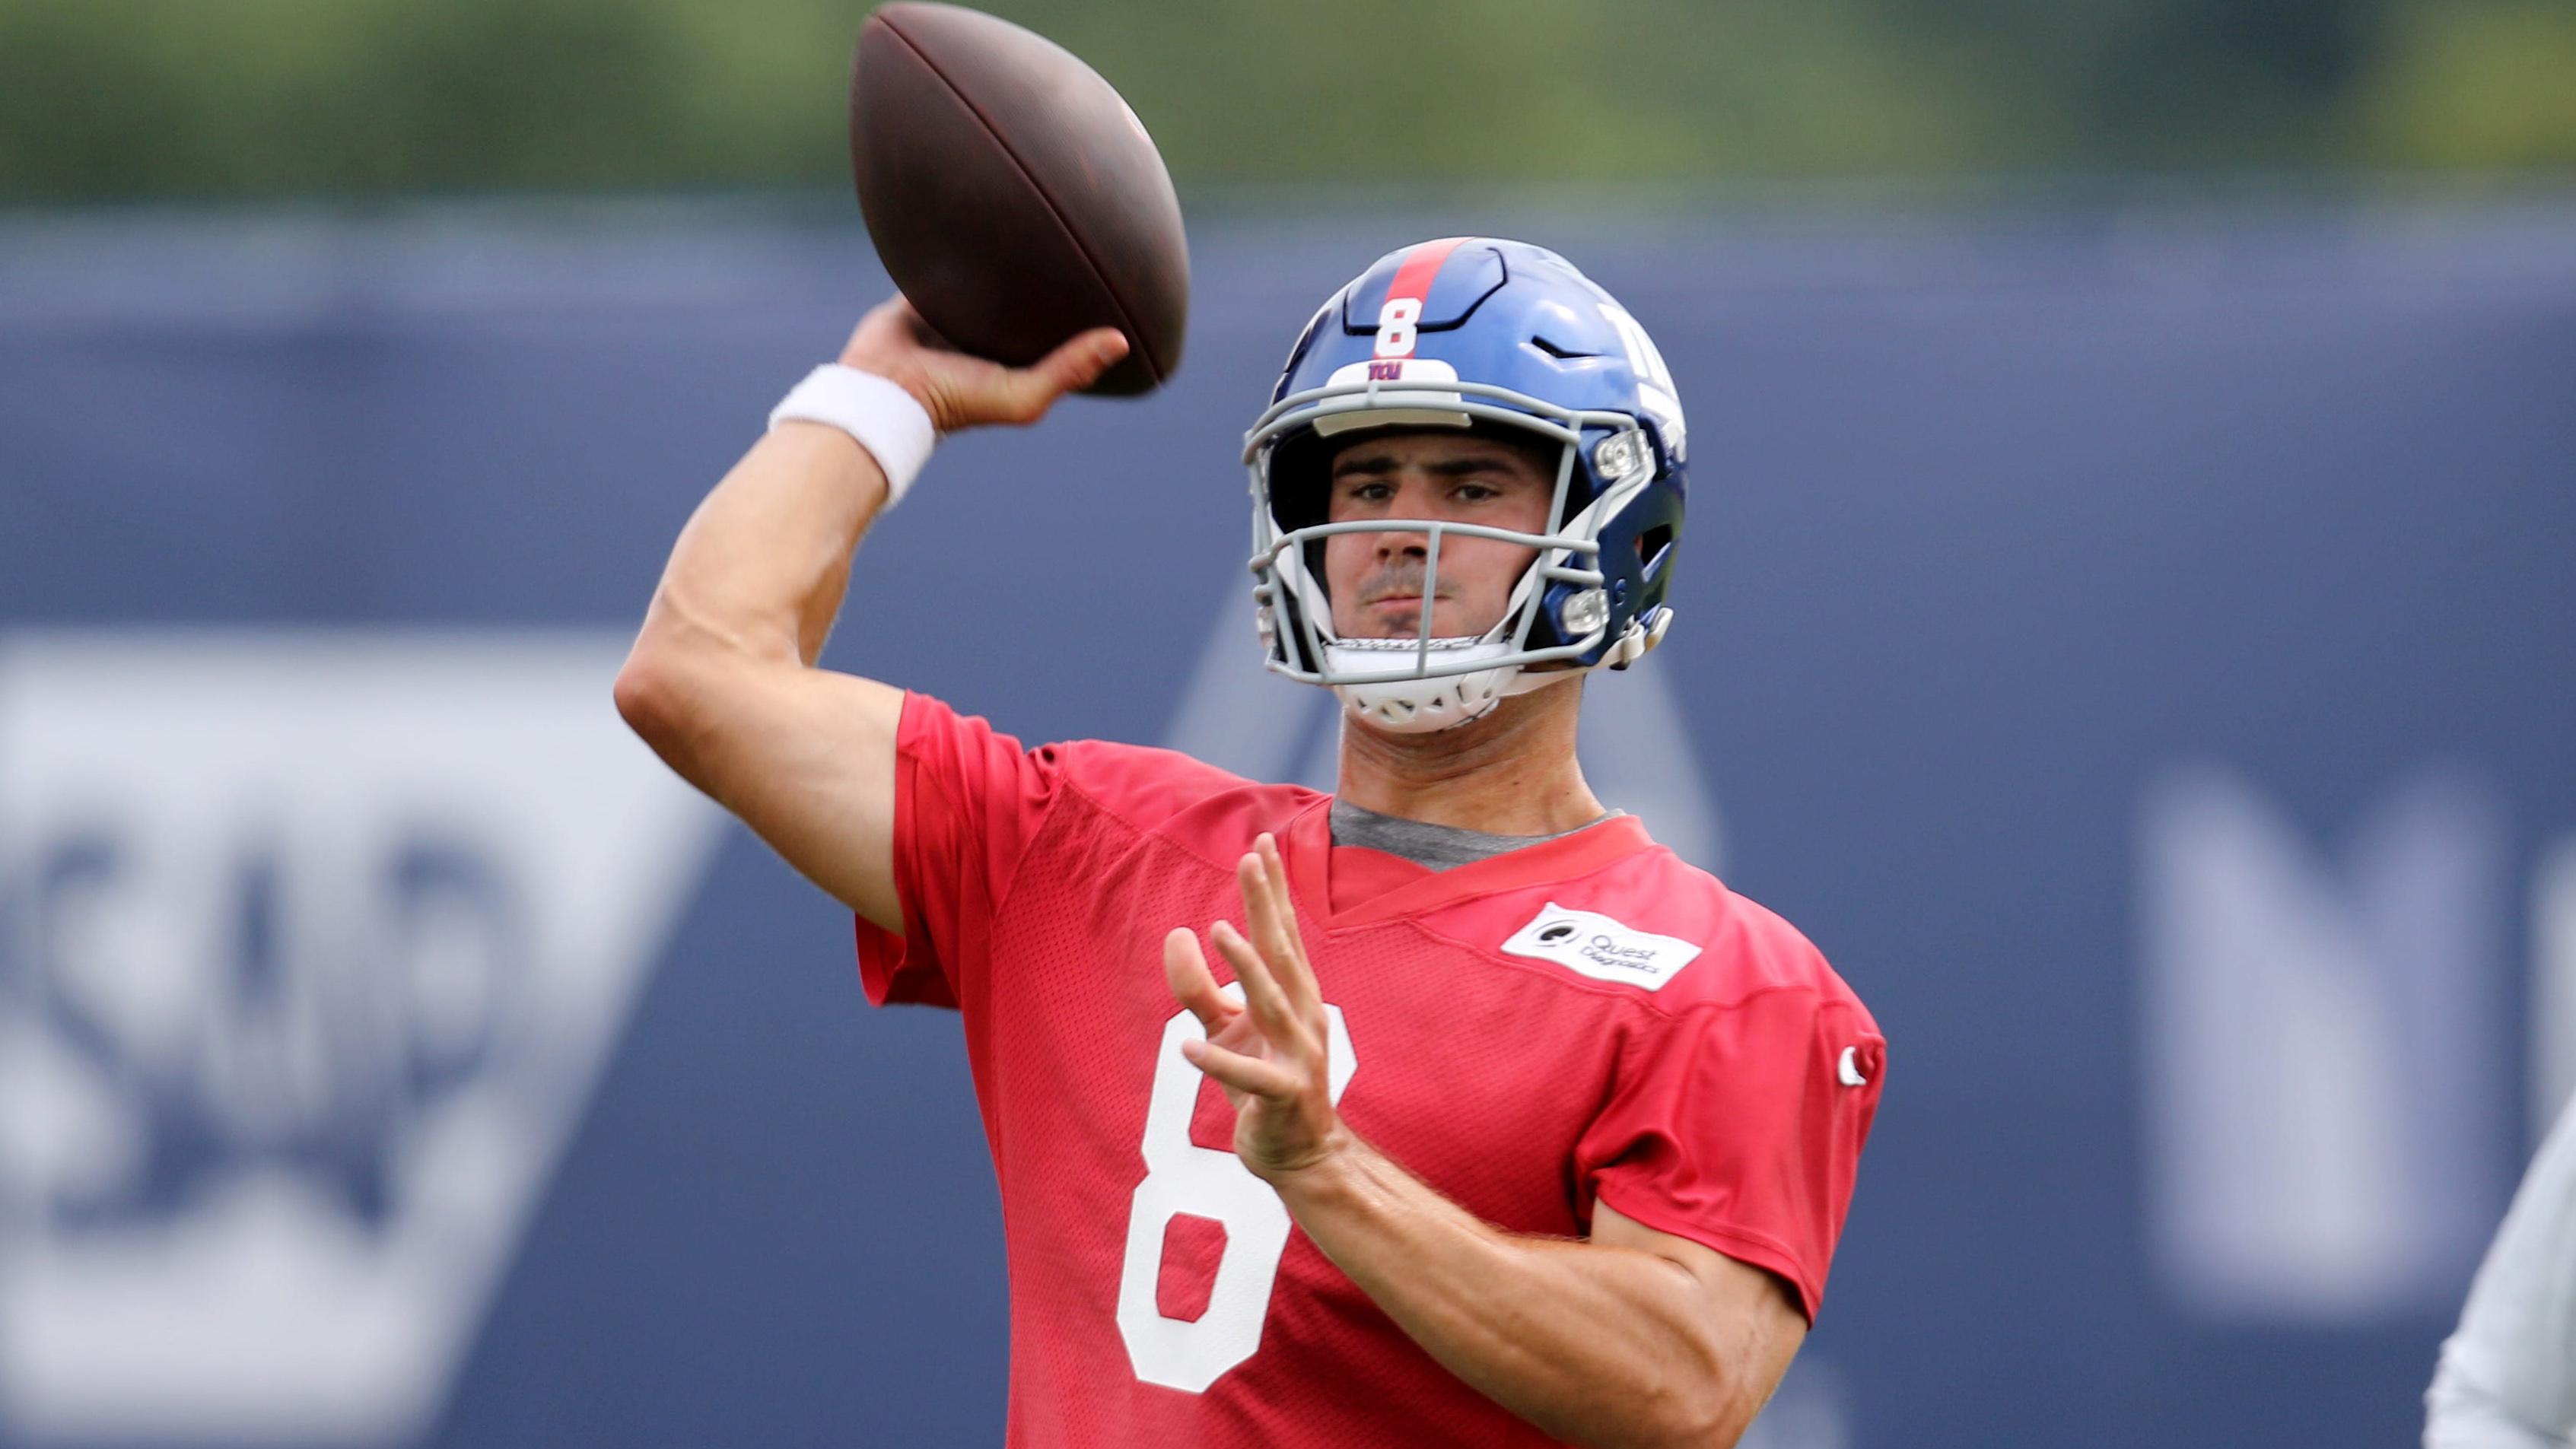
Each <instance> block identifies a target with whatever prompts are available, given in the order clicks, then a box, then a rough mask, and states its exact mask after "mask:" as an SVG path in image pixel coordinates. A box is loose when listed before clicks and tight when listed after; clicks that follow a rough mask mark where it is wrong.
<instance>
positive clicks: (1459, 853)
mask: <svg viewBox="0 0 2576 1449" xmlns="http://www.w3.org/2000/svg"><path fill="white" fill-rule="evenodd" d="M1627 813H1628V812H1627V811H1625V810H1605V811H1603V812H1601V814H1599V815H1597V816H1595V817H1593V818H1592V819H1590V820H1587V821H1585V822H1583V823H1582V824H1581V825H1578V826H1576V827H1574V830H1560V831H1557V832H1556V833H1555V834H1553V835H1492V834H1488V833H1487V832H1485V831H1482V830H1462V829H1460V828H1459V827H1457V826H1455V825H1433V824H1430V823H1429V822H1427V821H1422V820H1406V819H1404V818H1403V817H1401V816H1396V815H1380V814H1379V813H1377V812H1376V811H1374V810H1364V809H1362V808H1360V807H1359V806H1357V805H1349V804H1345V803H1343V802H1342V801H1339V800H1336V801H1334V802H1333V812H1332V825H1333V843H1334V844H1335V845H1357V846H1361V847H1363V848H1365V849H1368V850H1382V851H1384V852H1386V853H1387V854H1388V855H1394V856H1401V857H1403V858H1404V859H1406V860H1409V861H1412V862H1413V863H1414V864H1415V865H1419V866H1425V867H1428V868H1430V869H1432V870H1449V869H1452V868H1454V867H1457V866H1462V865H1473V864H1475V863H1476V862H1477V861H1480V860H1490V859H1492V858H1493V857H1495V856H1497V855H1500V854H1502V853H1503V852H1504V851H1507V850H1518V849H1520V848H1521V847H1522V846H1525V845H1537V844H1540V843H1541V842H1543V841H1549V840H1562V839H1564V838H1565V837H1566V836H1569V835H1572V834H1574V833H1575V831H1576V830H1589V829H1591V828H1592V827H1593V826H1595V825H1598V824H1600V823H1601V822H1602V821H1604V820H1608V819H1610V818H1611V817H1613V816H1617V815H1625V814H1627Z"/></svg>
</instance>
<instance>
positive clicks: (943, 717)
mask: <svg viewBox="0 0 2576 1449" xmlns="http://www.w3.org/2000/svg"><path fill="white" fill-rule="evenodd" d="M896 750H897V757H898V764H897V767H896V793H895V828H894V870H895V884H896V888H897V890H898V891H899V892H900V894H901V896H902V898H903V907H904V933H903V935H902V936H901V937H896V936H893V935H889V934H887V933H886V932H884V931H881V930H878V929H876V928H875V927H873V926H871V925H869V924H868V923H867V922H865V921H861V922H860V924H859V969H860V973H861V976H862V978H863V979H864V981H865V983H866V986H867V992H868V997H869V999H870V1000H871V1001H875V1002H878V1003H884V1002H888V1001H912V1002H928V1003H932V1004H936V1005H941V1006H953V1007H956V1008H958V1009H959V1010H960V1011H961V1012H962V1013H963V1014H964V1017H965V1027H966V1051H967V1060H968V1062H969V1064H970V1065H971V1067H972V1069H973V1072H974V1077H975V1090H976V1096H977V1098H978V1100H979V1102H980V1104H981V1106H982V1109H983V1115H984V1130H985V1134H986V1136H987V1138H988V1139H989V1141H990V1143H991V1147H992V1152H993V1165H994V1169H995V1173H996V1176H997V1177H998V1179H999V1181H1000V1185H1001V1195H1002V1216H1003V1220H1004V1225H1005V1232H1006V1235H1007V1238H1008V1252H1009V1263H1010V1280H1011V1395H1010V1434H1009V1442H1010V1443H1011V1444H1013V1445H1015V1446H1029V1449H1038V1446H1056V1445H1067V1446H1085V1449H1091V1446H1097V1449H1113V1446H1114V1449H1128V1446H1133V1445H1145V1444H1150V1445H1156V1446H1193V1445H1209V1446H1213V1445H1244V1446H1254V1445H1262V1446H1289V1449H1306V1446H1315V1449H1359V1446H1364V1445H1380V1444H1383V1445H1408V1446H1410V1445H1421V1444H1431V1443H1454V1444H1478V1445H1516V1444H1545V1443H1549V1442H1551V1441H1550V1440H1548V1439H1547V1438H1546V1436H1544V1435H1542V1434H1541V1433H1539V1432H1538V1431H1537V1430H1536V1429H1533V1428H1531V1427H1530V1426H1529V1425H1528V1424H1526V1423H1525V1422H1523V1421H1522V1420H1520V1419H1518V1418H1516V1417H1515V1416H1513V1415H1512V1414H1511V1413H1509V1412H1508V1411H1506V1410H1505V1409H1503V1408H1502V1407H1501V1406H1500V1405H1497V1404H1495V1403H1494V1402H1493V1401H1492V1400H1490V1399H1487V1398H1486V1397H1484V1396H1483V1395H1482V1394H1479V1393H1478V1392H1476V1391H1475V1390H1474V1389H1472V1388H1470V1387H1468V1386H1467V1385H1466V1384H1465V1383H1464V1382H1463V1381H1461V1380H1459V1379H1458V1378H1457V1377H1455V1376H1454V1375H1452V1374H1451V1373H1449V1371H1448V1370H1446V1369H1444V1368H1442V1367H1441V1366H1440V1365H1439V1364H1438V1363H1437V1362H1436V1361H1434V1360H1433V1359H1432V1358H1431V1357H1430V1355H1428V1354H1426V1353H1425V1352H1423V1351H1422V1349H1421V1348H1420V1347H1418V1346H1417V1345H1416V1344H1414V1342H1413V1341H1412V1340H1411V1339H1410V1338H1408V1337H1406V1336H1405V1334H1404V1332H1403V1330H1402V1329H1400V1328H1398V1327H1396V1325H1395V1323H1394V1322H1393V1321H1392V1320H1391V1319H1389V1318H1388V1317H1387V1316H1386V1314H1385V1313H1383V1312H1382V1311H1380V1310H1379V1308H1378V1307H1377V1305H1376V1304H1375V1303H1373V1302H1372V1301H1371V1300H1370V1299H1369V1298H1368V1296H1367V1295H1366V1294H1364V1293H1362V1292H1361V1291H1360V1290H1359V1289H1358V1288H1357V1287H1356V1286H1355V1285H1353V1284H1352V1283H1351V1281H1350V1280H1349V1279H1348V1278H1346V1277H1344V1276H1343V1274H1342V1273H1341V1271H1340V1270H1339V1269H1337V1268H1335V1267H1334V1266H1333V1265H1332V1263H1331V1262H1330V1261H1329V1260H1327V1259H1326V1258H1325V1257H1324V1256H1323V1254H1322V1253H1321V1252H1320V1251H1318V1250H1317V1249H1316V1247H1315V1245H1314V1244H1313V1243H1312V1242H1310V1241H1308V1240H1307V1238H1306V1236H1305V1235H1304V1234H1303V1233H1301V1232H1299V1231H1298V1230H1297V1229H1296V1227H1295V1225H1294V1224H1293V1223H1292V1222H1291V1221H1290V1220H1289V1218H1288V1214H1287V1210H1286V1208H1285V1207H1283V1206H1282V1205H1281V1203H1280V1201H1279V1198H1278V1195H1277V1194H1275V1193H1273V1192H1272V1191H1271V1190H1270V1189H1269V1187H1268V1186H1266V1185H1265V1184H1263V1183H1262V1182H1261V1181H1260V1180H1259V1179H1257V1178H1255V1177H1253V1176H1252V1174H1251V1173H1250V1172H1249V1171H1247V1170H1246V1169H1245V1168H1244V1166H1243V1165H1242V1163H1241V1162H1240V1161H1239V1160H1238V1159H1236V1157H1235V1156H1234V1152H1233V1146H1232V1144H1233V1140H1234V1113H1233V1109H1232V1108H1231V1107H1230V1106H1229V1105H1228V1104H1227V1102H1226V1100H1225V1096H1224V1093H1223V1092H1222V1091H1221V1090H1220V1089H1219V1088H1218V1087H1217V1086H1216V1085H1215V1084H1214V1083H1213V1082H1209V1081H1206V1080H1205V1079H1204V1078H1203V1077H1202V1076H1201V1074H1200V1073H1199V1071H1198V1069H1197V1068H1195V1067H1193V1066H1191V1065H1190V1064H1189V1062H1188V1060H1187V1059H1186V1058H1184V1057H1183V1056H1182V1055H1181V1053H1180V1044H1181V1042H1182V1040H1183V1039H1184V1038H1187V1037H1190V1036H1196V1035H1199V1034H1200V1028H1199V1026H1198V1022H1197V1020H1196V1018H1194V1017H1192V1016H1191V1015H1190V1014H1189V1013H1188V1012H1186V1011H1184V1010H1183V1009H1182V1008H1181V1006H1180V1004H1179V1003H1178V1002H1176V1001H1174V1000H1173V999H1172V996H1171V993H1170V991H1169V990H1168V989H1167V988H1166V987H1165V985H1164V981H1163V965H1162V960H1163V954H1162V939H1163V936H1164V933H1165V932H1167V931H1169V930H1170V929H1171V928H1172V927H1173V926H1176V925H1187V926H1191V927H1194V928H1196V929H1198V930H1199V931H1200V932H1201V933H1202V941H1203V942H1204V933H1205V931H1206V928H1207V926H1208V925H1209V924H1210V923H1211V922H1213V921H1216V920H1218V919H1220V918H1222V919H1226V920H1229V921H1232V922H1234V923H1235V924H1236V925H1237V926H1238V927H1239V926H1241V925H1242V924H1243V923H1244V918H1243V904H1242V899H1241V896H1240V895H1239V893H1238V891H1237V889H1236V885H1235V876H1234V867H1235V862H1236V861H1237V860H1238V859H1239V858H1240V857H1241V856H1242V855H1243V853H1244V852H1245V851H1247V850H1249V849H1250V848H1251V846H1252V842H1253V837H1254V836H1256V835H1258V834H1259V833H1261V832H1262V831H1265V830H1267V831H1271V832H1273V833H1275V834H1276V835H1277V836H1278V837H1279V842H1280V849H1281V852H1282V854H1283V855H1284V856H1285V857H1286V861H1287V867H1288V878H1289V883H1290V889H1291V893H1292V895H1293V896H1294V898H1295V902H1296V908H1297V916H1298V921H1299V924H1300V926H1301V927H1302V929H1303V932H1304V935H1305V941H1306V949H1307V953H1308V956H1309V958H1310V960H1311V961H1312V963H1313V966H1314V972H1315V978H1316V982H1317V985H1318V986H1319V987H1320V989H1321V992H1322V996H1323V999H1324V1001H1325V1003H1326V1004H1327V1006H1328V1008H1329V1016H1330V1026H1331V1062H1332V1086H1333V1088H1334V1091H1335V1093H1336V1095H1337V1098H1338V1101H1339V1104H1340V1109H1341V1114H1342V1117H1343V1120H1344V1121H1346V1122H1347V1123H1349V1125H1350V1127H1351V1129H1352V1130H1353V1131H1354V1132H1357V1133H1358V1134H1359V1135H1360V1136H1361V1137H1363V1138H1366V1139H1367V1140H1368V1141H1369V1142H1371V1143H1373V1144H1375V1145H1376V1146H1377V1148H1378V1149H1379V1150H1380V1151H1382V1152H1384V1153H1385V1154H1386V1155H1387V1156H1389V1157H1391V1158H1393V1159H1394V1160H1395V1161H1397V1162H1399V1163H1401V1164H1403V1165H1404V1167H1405V1168H1407V1169H1408V1170H1410V1171H1411V1172H1413V1173H1414V1174H1415V1175H1416V1176H1418V1177H1420V1178H1422V1179H1423V1180H1424V1181H1425V1182H1427V1183H1429V1184H1430V1185H1431V1186H1432V1187H1434V1188H1436V1189H1438V1190H1439V1191H1440V1192H1441V1193H1442V1194H1444V1195H1445V1196H1447V1197H1449V1198H1450V1199H1451V1200H1453V1201H1455V1202H1457V1203H1459V1204H1460V1205H1461V1206H1463V1207H1465V1208H1466V1209H1468V1210H1469V1211H1471V1212H1473V1213H1475V1214H1476V1216H1478V1217H1479V1218H1482V1219H1484V1220H1485V1221H1486V1222H1489V1223H1492V1224H1495V1225H1496V1226H1498V1227H1501V1228H1503V1229H1506V1230H1508V1231H1512V1232H1520V1233H1544V1234H1550V1235H1554V1236H1559V1237H1579V1236H1583V1235H1584V1234H1585V1233H1586V1231H1587V1228H1588V1225H1589V1223H1590V1220H1591V1215H1592V1208H1593V1204H1594V1202H1595V1201H1607V1202H1608V1203H1610V1204H1611V1205H1612V1206H1614V1207H1616V1208H1617V1209H1618V1210H1619V1211H1620V1212H1622V1213H1625V1214H1627V1215H1628V1216H1629V1217H1631V1218H1634V1219H1636V1220H1637V1221H1638V1222H1641V1223H1644V1224H1646V1225H1647V1226H1649V1227H1653V1228H1657V1229H1660V1230H1662V1231H1664V1232H1668V1233H1675V1234H1678V1235H1680V1236H1682V1237H1686V1238H1690V1239H1693V1240H1695V1241H1698V1242H1701V1243H1705V1244H1707V1245H1708V1246H1709V1247H1711V1248H1714V1249H1716V1250H1717V1251H1719V1252H1721V1253H1725V1254H1727V1255H1728V1256H1730V1257H1733V1258H1737V1259H1740V1260H1742V1261H1744V1262H1747V1263H1751V1264H1754V1265H1756V1266H1758V1267H1761V1268H1764V1269H1767V1270H1769V1271H1770V1272H1772V1273H1775V1274H1777V1275H1779V1277H1780V1278H1782V1279H1784V1280H1785V1281H1786V1282H1788V1283H1789V1284H1791V1285H1793V1286H1794V1288H1795V1290H1796V1294H1797V1296H1798V1298H1799V1300H1800V1301H1801V1303H1802V1304H1803V1306H1804V1307H1805V1309H1806V1311H1807V1313H1808V1315H1809V1316H1810V1317H1813V1315H1814V1313H1815V1310H1816V1305H1817V1302H1818V1300H1819V1299H1820V1298H1821V1297H1822V1296H1823V1293H1824V1285H1825V1269H1826V1265H1827V1264H1828V1263H1829V1262H1830V1261H1831V1259H1832V1257H1833V1250H1834V1240H1835V1238H1836V1236H1837V1235H1838V1234H1839V1233H1840V1231H1841V1229H1842V1224H1843V1212H1844V1208H1845V1206H1846V1205H1847V1203H1848V1202H1849V1201H1850V1197H1851V1190H1852V1176H1853V1171H1854V1169H1855V1167H1856V1166H1857V1163H1858V1159H1859V1157H1860V1150H1861V1143H1862V1141H1863V1139H1864V1138H1866V1137H1867V1136H1868V1133H1869V1123H1870V1118H1871V1116H1872V1115H1873V1114H1874V1112H1875V1110H1876V1108H1877V1105H1878V1092H1879V1085H1880V1077H1881V1074H1882V1071H1883V1068H1884V1063H1885V1051H1886V1047H1885V1043H1884V1042H1883V1040H1882V1039H1881V1037H1880V1035H1879V1032H1878V1027H1877V1025H1876V1023H1874V1022H1873V1021H1872V1020H1871V1019H1870V1016H1869V1013H1868V1011H1867V1010H1866V1009H1865V1008H1863V1007H1862V1005H1861V1004H1860V1001H1859V1000H1858V998H1856V997H1855V996H1853V994H1852V992H1851V990H1850V988H1848V987H1846V986H1845V985H1844V984H1843V982H1842V980H1841V979H1840V978H1839V977H1837V976H1835V974H1834V972H1833V970H1832V968H1830V967H1828V966H1827V965H1826V964H1825V961H1824V958H1823V957H1822V956H1820V955H1819V954H1817V951H1816V949H1815V947H1813V946H1811V945H1809V944H1808V942H1807V940H1806V938H1805V937H1803V936H1801V935H1799V934H1798V932H1797V931H1796V930H1795V929H1793V928H1792V927H1790V926H1789V925H1788V923H1786V922H1784V921H1782V920H1781V919H1780V918H1779V917H1777V916H1775V915H1773V914H1771V913H1770V912H1769V911H1766V910H1764V909H1763V908H1762V907H1760V906H1757V905H1755V904H1753V903H1752V902H1750V901H1747V900H1745V899H1744V898H1743V897H1741V896H1737V895H1735V894H1733V893H1731V892H1729V891H1728V890H1727V889H1726V887H1724V886H1723V885H1720V884H1719V883H1718V882H1717V880H1716V878H1715V877H1712V876H1710V875H1708V874H1707V873H1705V872H1703V871H1700V870H1698V869H1695V868H1693V867H1692V866H1690V865H1687V864H1685V863H1684V862H1682V861H1681V860H1680V859H1679V858H1678V857H1676V856H1675V855H1674V854H1673V853H1672V852H1671V851H1669V850H1666V849H1664V848H1663V847H1662V846H1659V845H1657V844H1655V843H1654V841H1653V840H1651V839H1649V838H1648V836H1647V834H1646V831H1645V829H1644V827H1643V826H1642V825H1640V824H1639V823H1638V822H1637V820H1635V819H1634V818H1633V817H1627V816H1621V817H1615V818H1613V819H1610V820H1607V821H1604V822H1602V823H1600V824H1597V825H1593V826H1590V827H1588V828H1586V829H1583V830H1580V831H1577V832H1575V833H1574V834H1571V835H1567V836H1562V837H1559V838H1557V839H1554V840H1550V841H1547V842H1544V843H1541V844H1536V845H1530V846H1524V847H1522V848H1520V849H1517V850H1512V851H1509V852H1506V853H1505V854H1502V855H1499V856H1495V857H1493V858H1491V859H1488V860H1483V861H1478V862H1476V863H1474V864H1471V865H1465V866H1460V867H1457V868H1455V869H1452V870H1446V871H1439V872H1434V871H1430V870H1427V869H1425V868H1423V867H1421V866H1418V865H1415V864H1413V863H1412V862H1410V861H1405V860H1400V859H1398V858H1396V857H1393V856H1389V855H1385V854H1382V853H1379V852H1376V851H1371V850H1363V849H1358V848H1355V847H1341V848H1336V847H1335V846H1334V845H1333V844H1332V837H1331V831H1330V828H1329V824H1328V819H1327V816H1328V807H1329V805H1330V803H1331V797H1330V796H1326V795H1320V794H1317V793H1315V792H1314V791H1312V790H1307V789H1302V788H1299V787H1296V786H1289V785H1261V784H1254V783H1251V782H1249V781H1246V780H1243V779H1240V778H1238V777H1236V776H1233V775H1229V774H1226V773H1225V772H1223V771H1221V770H1217V769H1213V768H1211V767H1209V766H1206V765H1203V764H1200V763H1198V762H1197V761H1195V760H1192V759H1190V758H1189V757H1187V756H1185V755H1178V754H1174V753H1172V752H1170V751H1167V750H1152V749H1141V748H1136V747H1133V746H1127V745H1115V744H1103V743H1098V742H1090V741H1085V742H1080V743H1074V744H1064V745H1048V746H1043V747H1041V748H1038V749H1035V750H1028V751H1023V750H1022V749H1021V747H1020V745H1019V744H1018V742H1017V741H1014V740H1012V739H1010V738H1008V737H1006V736H1003V735H999V734H996V733H994V732H993V730H992V729H991V728H990V727H989V726H987V725H986V724H985V723H984V721H982V720H980V719H971V718H961V717H959V716H958V715H956V714H955V713H953V712H951V711H950V710H949V709H948V707H947V706H945V705H943V704H941V703H940V702H939V701H937V700H934V699H930V698H928V697H925V696H922V695H912V696H909V697H907V698H906V700H905V702H904V709H903V725H902V729H901V732H900V735H899V736H898V740H897V745H896ZM1208 955H1209V960H1210V964H1211V966H1212V967H1213V969H1215V970H1216V971H1217V972H1218V973H1219V979H1220V980H1224V979H1226V976H1225V972H1226V966H1225V963H1224V959H1223V958H1222V957H1221V956H1218V955H1216V953H1215V952H1214V951H1213V950H1211V951H1209V953H1208Z"/></svg>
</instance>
